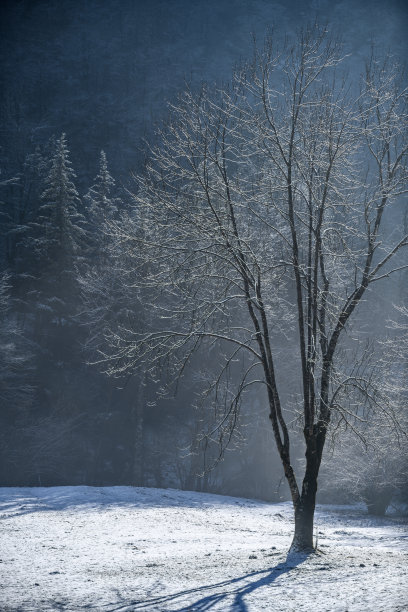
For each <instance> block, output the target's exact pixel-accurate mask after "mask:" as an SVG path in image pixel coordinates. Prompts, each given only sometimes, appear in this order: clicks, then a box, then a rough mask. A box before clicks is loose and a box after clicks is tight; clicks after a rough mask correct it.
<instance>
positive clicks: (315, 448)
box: [290, 425, 325, 553]
mask: <svg viewBox="0 0 408 612" xmlns="http://www.w3.org/2000/svg"><path fill="white" fill-rule="evenodd" d="M304 436H305V440H306V471H305V477H304V479H303V483H302V493H301V495H300V498H299V501H298V502H297V503H295V504H294V510H295V534H294V537H293V541H292V544H291V547H290V551H291V552H303V553H310V552H313V551H314V550H315V547H314V546H313V523H314V513H315V507H316V493H317V477H318V474H319V468H320V462H321V458H322V451H323V446H324V441H325V430H324V428H323V429H319V428H318V426H317V425H315V426H314V427H313V431H312V432H310V430H309V428H307V427H306V428H305V429H304Z"/></svg>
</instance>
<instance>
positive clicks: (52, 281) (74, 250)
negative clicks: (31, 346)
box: [31, 134, 86, 325]
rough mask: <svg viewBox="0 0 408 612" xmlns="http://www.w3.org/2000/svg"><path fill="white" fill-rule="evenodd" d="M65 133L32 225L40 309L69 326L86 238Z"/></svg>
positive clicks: (74, 306)
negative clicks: (67, 323) (78, 269)
mask: <svg viewBox="0 0 408 612" xmlns="http://www.w3.org/2000/svg"><path fill="white" fill-rule="evenodd" d="M75 176H76V175H75V172H74V170H73V168H72V165H71V162H70V160H69V151H68V147H67V144H66V138H65V134H62V135H61V137H60V138H59V139H57V141H56V143H55V152H54V154H53V156H52V159H51V162H50V169H49V172H48V174H47V176H46V178H45V189H44V191H43V193H42V195H41V200H42V202H43V204H42V205H41V206H40V208H39V212H38V216H37V219H36V220H35V222H34V223H33V224H32V227H33V230H34V232H33V234H34V235H33V236H32V237H31V242H32V245H33V247H34V251H35V255H36V260H37V261H36V264H37V266H38V270H39V271H40V272H39V278H38V284H37V291H36V293H37V296H36V297H37V308H38V310H39V311H43V312H47V313H48V316H47V317H46V319H47V320H48V322H49V323H51V324H58V325H61V324H63V323H66V322H67V321H68V320H69V319H70V317H72V316H73V315H74V314H75V310H76V302H77V296H78V284H77V266H78V264H79V262H80V260H81V257H82V254H83V247H84V240H85V236H86V231H85V218H84V216H83V214H82V213H81V211H80V207H81V200H80V198H79V194H78V191H77V189H76V187H75V184H74V179H75Z"/></svg>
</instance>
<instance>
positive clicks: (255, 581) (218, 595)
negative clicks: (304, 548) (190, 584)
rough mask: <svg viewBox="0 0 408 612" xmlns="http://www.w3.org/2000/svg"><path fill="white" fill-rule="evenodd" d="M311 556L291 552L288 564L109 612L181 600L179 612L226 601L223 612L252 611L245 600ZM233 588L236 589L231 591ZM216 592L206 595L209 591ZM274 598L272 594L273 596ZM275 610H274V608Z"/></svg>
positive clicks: (199, 610)
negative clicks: (225, 611)
mask: <svg viewBox="0 0 408 612" xmlns="http://www.w3.org/2000/svg"><path fill="white" fill-rule="evenodd" d="M308 557H309V555H308V554H299V553H297V554H290V553H288V555H287V557H286V559H285V561H283V562H281V563H279V564H278V565H276V566H275V567H272V568H268V569H265V570H259V571H256V572H250V573H249V574H244V575H243V576H239V577H238V578H231V579H229V580H224V581H222V582H217V583H215V584H208V585H205V586H201V587H197V588H193V589H186V590H184V591H179V592H177V593H173V594H171V595H163V596H161V597H153V598H151V599H146V600H144V601H132V602H127V603H125V602H123V603H122V604H121V605H119V606H118V607H114V608H109V612H121V611H122V612H125V611H127V612H131V611H133V610H134V611H136V610H145V611H146V612H147V611H149V610H151V611H153V610H165V609H166V607H165V606H166V604H172V605H173V606H174V605H175V604H176V605H177V600H179V601H180V604H181V607H180V608H172V609H173V610H176V611H177V612H205V611H207V610H211V608H213V607H214V606H217V605H220V604H222V603H223V602H224V607H223V608H222V609H225V610H229V611H230V612H248V607H247V605H246V603H245V597H246V596H247V595H250V594H251V593H253V592H254V591H256V590H257V589H259V588H261V587H268V586H273V583H274V582H275V581H276V580H277V579H278V578H280V577H281V576H283V575H284V574H287V573H289V572H290V571H291V570H293V569H295V568H296V567H297V566H299V565H300V564H301V563H303V562H304V561H306V559H307V558H308ZM231 587H232V588H231ZM214 590H215V592H213V593H209V594H207V595H206V594H205V593H206V592H208V591H214ZM271 595H272V594H271ZM194 596H199V599H197V600H196V601H192V600H193V598H194ZM187 597H188V598H189V603H183V602H182V600H183V599H185V598H187ZM271 609H273V607H272V608H271Z"/></svg>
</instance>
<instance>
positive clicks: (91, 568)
mask: <svg viewBox="0 0 408 612" xmlns="http://www.w3.org/2000/svg"><path fill="white" fill-rule="evenodd" d="M0 519H1V520H0V529H1V545H0V546H1V554H0V557H1V563H0V583H1V586H2V588H1V589H0V608H1V610H3V611H8V610H22V611H29V610H36V611H38V610H42V611H45V610H72V611H74V610H75V611H77V610H85V609H92V610H105V611H108V610H109V611H113V610H115V611H116V612H119V611H125V610H147V611H152V610H157V611H162V612H164V611H167V610H179V611H181V610H185V611H186V612H187V610H191V611H192V610H195V611H198V610H199V611H204V610H223V611H225V610H228V611H229V610H231V611H232V610H235V611H238V610H242V611H244V610H245V611H248V612H249V611H251V612H256V611H258V610H274V611H278V610H285V611H287V610H321V611H323V610H327V611H332V610H338V611H346V610H348V611H352V610H361V611H363V610H364V611H369V610H375V611H382V610H394V611H397V610H399V611H401V612H402V610H406V609H407V607H408V587H407V578H408V570H407V560H408V543H407V542H408V541H407V538H408V529H407V526H406V525H404V523H403V521H402V519H398V518H396V517H394V518H392V517H387V518H386V519H376V520H373V519H372V518H370V517H368V516H367V515H365V514H364V511H363V510H362V509H361V508H357V507H346V506H330V507H327V506H321V507H319V509H318V512H317V529H318V547H319V549H320V553H319V554H316V555H314V556H313V557H312V558H308V559H306V560H304V559H301V558H287V556H286V552H287V550H288V547H289V544H290V540H291V530H292V516H291V507H290V505H289V504H286V503H284V504H267V503H262V502H256V501H249V500H244V499H237V498H232V497H221V496H216V495H209V494H199V493H190V492H182V491H175V490H171V489H170V490H163V489H142V488H139V489H138V488H130V487H111V488H92V487H55V488H48V489H46V488H32V489H27V488H3V489H0Z"/></svg>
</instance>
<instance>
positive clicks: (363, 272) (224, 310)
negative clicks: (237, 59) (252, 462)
mask: <svg viewBox="0 0 408 612" xmlns="http://www.w3.org/2000/svg"><path fill="white" fill-rule="evenodd" d="M344 59H345V58H344V57H343V56H342V47H341V45H340V43H339V42H337V41H335V40H333V39H332V38H331V37H330V36H329V35H328V33H327V31H326V30H325V29H324V28H319V27H317V26H313V27H309V28H307V29H305V30H303V31H301V32H300V33H299V34H298V36H297V38H296V41H295V42H294V44H293V45H291V44H289V43H287V44H285V45H284V46H283V47H282V48H281V49H280V50H279V49H277V48H276V47H275V45H274V42H273V40H272V39H268V40H267V41H266V44H265V46H264V48H263V49H262V50H258V49H255V51H254V57H253V60H252V61H250V62H248V63H247V64H245V65H243V66H241V67H240V68H239V69H238V70H237V71H236V73H235V74H234V79H233V82H232V84H231V85H230V86H229V87H224V88H222V90H220V89H216V88H213V89H212V90H211V88H209V87H207V86H205V87H203V88H202V90H201V91H200V93H199V94H197V95H195V94H193V93H192V92H191V91H189V90H188V89H187V90H186V91H185V92H184V93H183V94H182V95H181V96H180V98H179V100H178V102H177V103H176V104H174V105H172V106H171V116H170V119H169V121H168V123H167V124H166V125H165V126H164V127H163V128H162V129H161V130H160V131H159V132H158V134H157V143H156V144H155V145H154V146H152V147H151V148H150V157H149V161H148V162H147V164H146V170H145V173H144V174H143V175H142V176H140V177H139V179H138V189H137V191H136V193H135V195H134V211H133V213H130V214H129V215H127V216H123V217H122V219H121V221H120V222H117V223H112V224H111V230H110V231H111V233H112V237H113V241H114V244H115V245H116V247H115V248H116V249H117V250H118V251H117V252H118V253H120V252H122V253H126V258H127V261H129V259H128V258H129V257H130V258H131V259H132V261H133V264H132V266H131V269H129V267H127V270H126V273H127V279H128V280H127V282H128V283H129V284H130V285H132V283H133V285H134V286H137V287H140V288H142V290H143V300H144V303H145V306H146V308H147V309H149V311H150V313H153V314H155V317H153V318H152V321H154V325H153V327H152V328H151V330H144V331H143V332H142V333H140V331H139V332H138V331H137V330H135V329H134V328H133V327H132V325H131V323H129V325H126V324H123V325H119V326H117V327H116V328H114V329H111V330H110V331H109V332H108V333H107V335H106V338H107V340H108V344H109V347H110V348H109V349H108V350H106V351H105V352H104V354H103V356H102V359H104V360H106V362H107V369H108V371H109V372H110V373H112V374H118V373H121V372H129V371H132V370H133V369H135V368H137V367H140V365H143V366H144V367H145V368H147V369H148V370H149V371H151V372H153V371H154V370H157V369H161V368H163V365H164V363H167V365H168V366H169V367H170V372H171V375H172V377H173V378H174V377H175V376H176V375H177V374H178V375H183V373H184V372H185V368H186V367H187V365H188V364H189V362H190V361H191V358H192V356H193V355H194V354H195V353H196V352H197V351H198V350H200V349H201V350H204V351H209V350H213V348H212V347H213V346H214V345H217V347H218V348H217V353H216V359H213V363H212V366H214V364H216V365H217V366H218V371H217V372H216V373H214V372H213V370H212V369H210V370H209V371H211V378H210V380H209V385H208V389H207V390H206V392H205V398H206V399H207V400H208V401H209V402H210V403H212V405H213V406H214V410H215V417H216V419H215V425H214V427H213V429H212V430H210V431H208V432H207V435H208V436H209V437H210V438H211V437H214V436H215V435H216V433H217V434H218V436H219V439H220V440H221V442H222V444H226V443H228V442H229V441H230V440H231V437H232V436H233V435H234V432H235V431H236V425H237V423H238V422H239V409H240V404H241V401H242V398H243V396H244V394H245V393H246V392H247V391H248V390H249V389H251V388H253V386H254V385H261V386H262V387H263V388H264V389H265V391H266V399H265V401H266V403H267V406H268V413H269V419H270V421H271V424H272V429H273V434H274V440H275V443H276V446H277V450H278V453H279V456H280V459H281V462H282V465H283V469H284V473H285V477H286V479H287V482H288V485H289V489H290V493H291V497H292V501H293V506H294V513H295V534H294V539H293V543H292V550H303V551H309V550H312V549H313V538H312V534H313V516H314V509H315V499H316V491H317V477H318V473H319V468H320V463H321V459H322V453H323V448H324V445H325V441H326V436H327V432H328V428H329V426H330V425H331V424H334V425H335V426H336V425H338V424H339V423H340V422H346V423H349V424H350V425H351V426H353V427H354V426H357V425H358V421H359V420H360V419H362V418H363V416H364V415H365V411H367V410H368V409H375V408H378V402H376V396H375V393H373V392H372V388H373V384H374V382H375V381H374V380H373V377H372V376H370V372H368V371H366V369H364V367H363V366H362V365H361V363H362V361H361V357H363V356H364V352H365V349H364V344H363V343H362V342H360V340H359V334H358V325H357V324H358V321H359V319H358V316H357V314H356V309H357V306H358V305H359V304H360V303H361V302H362V301H363V298H364V299H365V298H368V297H369V288H370V287H371V286H372V285H373V284H374V283H377V282H382V281H383V279H385V278H386V277H388V276H390V275H391V274H392V272H393V271H394V270H396V269H399V268H401V267H403V266H404V263H403V261H402V260H401V259H400V255H399V254H400V252H402V249H403V247H406V246H407V244H408V236H406V235H404V233H403V231H402V229H401V231H400V228H401V227H402V225H400V226H399V227H397V228H396V229H395V230H394V231H393V232H391V234H390V236H386V235H384V229H385V226H386V224H385V223H384V220H386V219H387V216H388V215H389V214H391V213H390V211H391V210H392V208H391V207H392V204H393V202H397V203H398V198H399V197H400V196H401V195H402V194H404V193H405V192H406V178H407V171H406V170H407V167H406V161H407V141H406V125H407V113H406V106H405V105H406V100H407V92H406V90H404V89H401V88H400V87H399V84H398V77H399V71H398V68H397V67H396V66H394V65H393V64H392V62H391V60H389V59H387V60H384V61H382V62H381V61H377V60H376V58H375V57H374V55H373V57H372V58H371V59H370V60H369V62H368V63H367V65H366V69H365V73H364V75H363V76H362V78H361V83H360V87H359V86H358V85H356V80H355V78H348V77H347V74H345V73H344V72H342V71H341V65H342V64H344ZM393 214H394V213H393ZM393 264H394V266H393V267H392V265H393ZM129 275H130V276H132V275H133V276H132V279H133V280H130V278H129ZM353 321H354V328H353V334H352V335H347V330H348V329H351V326H352V323H353ZM353 338H355V341H353ZM354 345H356V346H357V349H356V354H359V356H358V357H356V359H354V358H353V359H351V357H349V356H348V355H349V354H350V355H351V354H352V351H351V347H353V346H354ZM282 347H283V348H282ZM289 349H290V350H289ZM283 353H284V355H285V358H284V357H283ZM214 354H215V353H213V355H214ZM288 388H290V389H292V390H294V391H293V393H292V396H291V397H289V393H288ZM389 418H390V419H391V420H392V414H389ZM294 419H297V420H298V421H300V422H301V426H302V429H303V434H304V442H305V455H306V461H305V472H304V476H303V479H302V481H301V485H300V484H299V480H298V477H297V476H296V475H295V470H294V467H293V463H292V460H291V446H290V444H291V434H290V426H289V423H290V422H291V421H292V420H294Z"/></svg>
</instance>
